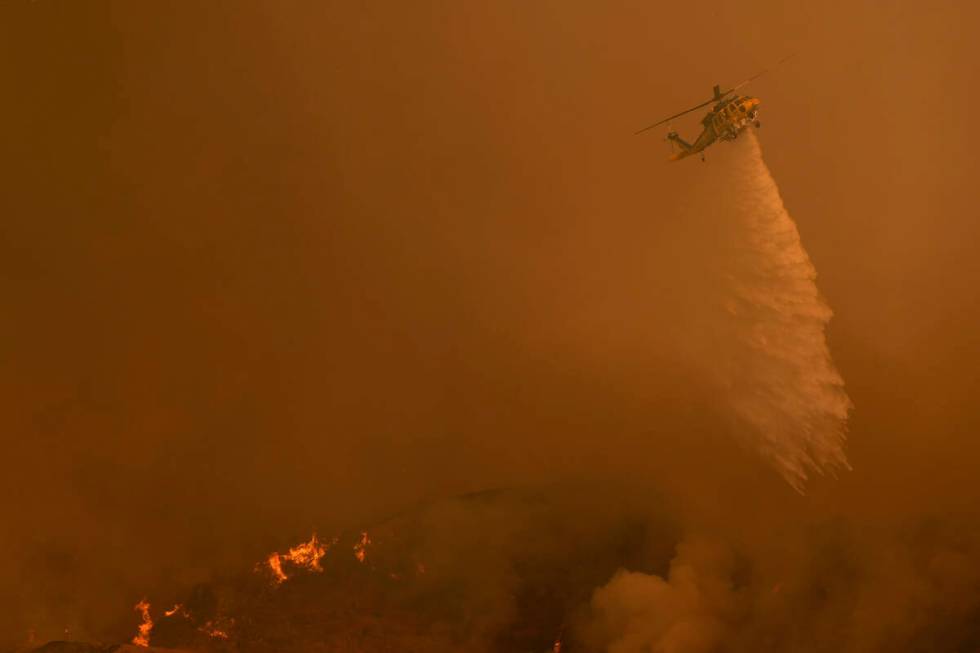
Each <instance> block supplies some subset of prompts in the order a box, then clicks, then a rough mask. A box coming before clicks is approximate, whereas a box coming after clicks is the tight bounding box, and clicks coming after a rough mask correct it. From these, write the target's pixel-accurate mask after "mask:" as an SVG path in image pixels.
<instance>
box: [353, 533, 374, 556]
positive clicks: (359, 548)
mask: <svg viewBox="0 0 980 653" xmlns="http://www.w3.org/2000/svg"><path fill="white" fill-rule="evenodd" d="M370 544H371V538H370V537H368V534H367V533H361V539H360V540H358V541H357V544H355V545H354V557H355V558H357V561H358V562H364V561H365V560H367V548H368V546H370Z"/></svg>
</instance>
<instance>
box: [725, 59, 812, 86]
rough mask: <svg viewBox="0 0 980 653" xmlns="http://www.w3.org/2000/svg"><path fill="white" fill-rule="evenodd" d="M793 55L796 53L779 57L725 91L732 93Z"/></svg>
mask: <svg viewBox="0 0 980 653" xmlns="http://www.w3.org/2000/svg"><path fill="white" fill-rule="evenodd" d="M795 56H796V53H795V52H794V53H793V54H791V55H788V56H786V57H783V58H782V59H780V60H779V61H777V62H776V63H775V64H773V65H772V66H770V67H769V68H766V69H765V70H763V71H761V72H757V73H756V74H754V75H752V76H751V77H749V78H748V79H744V80H742V81H740V82H739V83H738V84H736V85H735V86H733V87H731V88H730V89H729V90H727V91H725V93H734V92H735V91H737V90H738V89H740V88H742V87H743V86H745V85H746V84H748V83H749V82H751V81H753V80H756V79H758V78H760V77H762V76H763V75H765V74H766V73H767V72H769V71H770V70H772V69H773V68H775V67H777V66H781V65H782V64H784V63H786V62H787V61H789V60H790V59H792V58H793V57H795Z"/></svg>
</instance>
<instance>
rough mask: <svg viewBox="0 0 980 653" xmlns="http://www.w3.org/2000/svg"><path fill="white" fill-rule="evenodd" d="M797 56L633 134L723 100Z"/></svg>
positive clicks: (783, 59) (783, 60) (793, 55)
mask: <svg viewBox="0 0 980 653" xmlns="http://www.w3.org/2000/svg"><path fill="white" fill-rule="evenodd" d="M795 56H796V53H795V52H794V53H793V54H791V55H788V56H786V57H783V58H782V59H780V60H779V61H777V62H776V63H775V64H773V65H772V66H770V67H769V68H766V69H765V70H762V71H760V72H757V73H756V74H754V75H752V76H751V77H749V78H748V79H745V80H742V81H741V82H739V83H738V84H736V85H735V86H733V87H731V88H730V89H728V90H727V91H722V92H721V93H720V94H719V95H718V96H717V97H713V98H711V99H710V100H708V101H707V102H702V103H701V104H699V105H698V106H696V107H691V108H690V109H686V110H684V111H681V112H680V113H676V114H674V115H672V116H671V117H670V118H664V119H663V120H661V121H660V122H655V123H653V124H652V125H649V126H647V127H644V128H643V129H641V130H640V131H638V132H633V135H634V136H636V135H637V134H642V133H643V132H645V131H648V130H650V129H653V128H654V127H657V126H659V125H662V124H664V123H665V122H670V121H671V120H673V119H674V118H680V117H681V116H683V115H685V114H688V113H691V112H692V111H697V110H698V109H700V108H702V107H706V106H708V105H709V104H711V103H712V102H717V101H718V100H721V99H722V98H723V97H725V96H727V95H731V94H732V93H734V92H735V91H737V90H738V89H740V88H742V87H743V86H745V85H746V84H748V83H749V82H751V81H754V80H756V79H758V78H760V77H762V76H763V75H765V74H766V73H767V72H769V71H770V70H772V69H773V68H775V67H776V66H780V65H782V64H784V63H786V62H787V61H789V60H790V59H792V58H793V57H795Z"/></svg>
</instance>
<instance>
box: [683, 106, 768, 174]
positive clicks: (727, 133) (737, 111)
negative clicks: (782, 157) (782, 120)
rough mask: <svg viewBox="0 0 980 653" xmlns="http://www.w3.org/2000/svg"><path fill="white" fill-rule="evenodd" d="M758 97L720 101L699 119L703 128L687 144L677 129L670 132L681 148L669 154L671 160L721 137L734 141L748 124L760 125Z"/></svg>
mask: <svg viewBox="0 0 980 653" xmlns="http://www.w3.org/2000/svg"><path fill="white" fill-rule="evenodd" d="M759 104H760V101H759V98H755V97H751V96H748V95H742V96H736V97H733V98H730V99H726V100H721V101H719V102H718V103H716V104H715V106H714V107H713V108H712V109H711V111H709V112H708V114H707V115H706V116H705V117H704V119H703V120H701V124H702V126H703V129H702V131H701V134H700V135H699V136H698V138H697V140H695V141H694V143H687V142H686V141H684V140H683V139H682V138H681V137H680V136H678V135H677V132H675V131H671V132H670V133H669V134H667V138H668V139H670V140H671V141H673V142H675V143H677V144H678V145H679V146H680V148H681V151H680V152H677V153H676V154H674V156H672V157H671V160H672V161H677V160H678V159H683V158H685V157H688V156H690V155H692V154H697V153H699V152H702V151H704V149H705V148H707V147H708V146H709V145H711V144H712V143H714V142H715V141H717V140H719V139H721V140H726V141H731V140H735V139H736V138H737V137H738V135H739V134H740V133H741V132H742V130H743V129H745V128H746V127H748V125H749V124H750V123H755V125H756V126H758V125H759Z"/></svg>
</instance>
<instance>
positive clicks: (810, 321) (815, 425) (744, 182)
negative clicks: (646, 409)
mask: <svg viewBox="0 0 980 653" xmlns="http://www.w3.org/2000/svg"><path fill="white" fill-rule="evenodd" d="M715 149H716V150H719V149H720V150H722V152H720V153H719V155H718V156H717V157H716V159H717V160H712V161H711V162H710V165H711V167H712V168H714V170H713V171H712V178H713V180H714V182H715V183H717V186H715V187H714V188H713V189H712V192H713V193H715V194H717V197H719V198H720V201H721V202H723V205H722V207H721V208H722V210H723V211H724V214H723V215H718V216H715V217H717V218H718V219H719V222H720V223H721V225H723V226H721V227H720V228H721V229H722V232H721V233H722V234H724V235H726V237H727V240H728V244H727V245H725V246H724V247H725V249H726V251H727V253H728V254H729V256H728V257H727V258H726V259H725V261H723V263H722V265H723V267H722V269H721V272H722V273H723V276H724V278H725V279H726V284H725V290H724V292H725V296H724V299H723V308H724V311H725V313H726V316H725V317H724V318H722V319H719V320H718V322H717V324H718V328H717V330H716V331H715V334H714V336H715V338H716V339H717V340H718V352H716V353H715V354H714V356H715V357H716V359H717V362H718V365H717V367H716V369H715V370H714V371H715V372H716V373H717V381H718V382H719V383H720V384H722V386H723V387H724V396H725V397H726V398H727V401H728V403H729V405H730V406H731V408H732V410H733V412H734V415H735V418H736V421H737V426H736V430H737V432H738V433H739V434H740V437H741V438H742V439H743V441H745V442H746V443H747V444H748V445H749V446H750V447H751V448H752V449H755V450H757V451H758V452H759V453H760V454H761V455H762V456H763V457H764V458H766V459H767V460H768V461H769V462H770V463H771V464H772V465H773V466H774V467H775V468H776V469H777V470H778V471H779V473H780V474H781V475H782V476H783V478H785V479H786V481H787V482H788V483H789V484H790V485H792V486H793V487H794V488H796V489H797V490H799V491H802V489H803V485H804V482H805V481H806V479H807V477H808V474H810V473H811V472H813V471H817V472H822V471H825V470H830V471H833V470H835V469H837V468H840V467H845V468H846V467H847V466H848V465H847V459H846V457H845V454H844V449H843V447H844V440H845V434H846V423H847V415H848V411H849V409H850V407H851V402H850V400H849V399H848V397H847V394H846V393H845V392H844V382H843V379H842V378H841V375H840V374H839V373H838V371H837V369H836V367H835V365H834V362H833V360H832V358H831V355H830V351H829V349H828V347H827V337H826V327H827V323H828V322H829V321H830V317H831V315H832V312H831V310H830V308H829V307H828V306H827V304H826V303H825V302H824V300H823V299H822V298H821V296H820V293H819V292H818V290H817V286H816V283H815V278H816V271H815V269H814V267H813V264H812V263H811V261H810V258H809V257H808V256H807V253H806V251H805V250H804V249H803V245H802V243H801V242H800V235H799V232H798V231H797V228H796V224H795V223H794V222H793V219H792V218H791V217H790V215H789V213H787V211H786V208H785V207H784V206H783V201H782V198H781V197H780V195H779V189H778V188H777V187H776V182H775V181H774V180H773V178H772V175H771V174H770V172H769V169H768V168H767V167H766V164H765V162H764V161H763V159H762V151H761V149H760V147H759V142H758V140H757V139H756V137H755V135H754V133H753V132H752V131H750V130H749V131H747V132H746V133H745V134H744V135H743V136H742V137H741V138H739V139H738V141H736V142H735V143H734V144H732V145H731V146H730V147H725V146H723V147H721V148H715ZM712 154H714V152H712Z"/></svg>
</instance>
